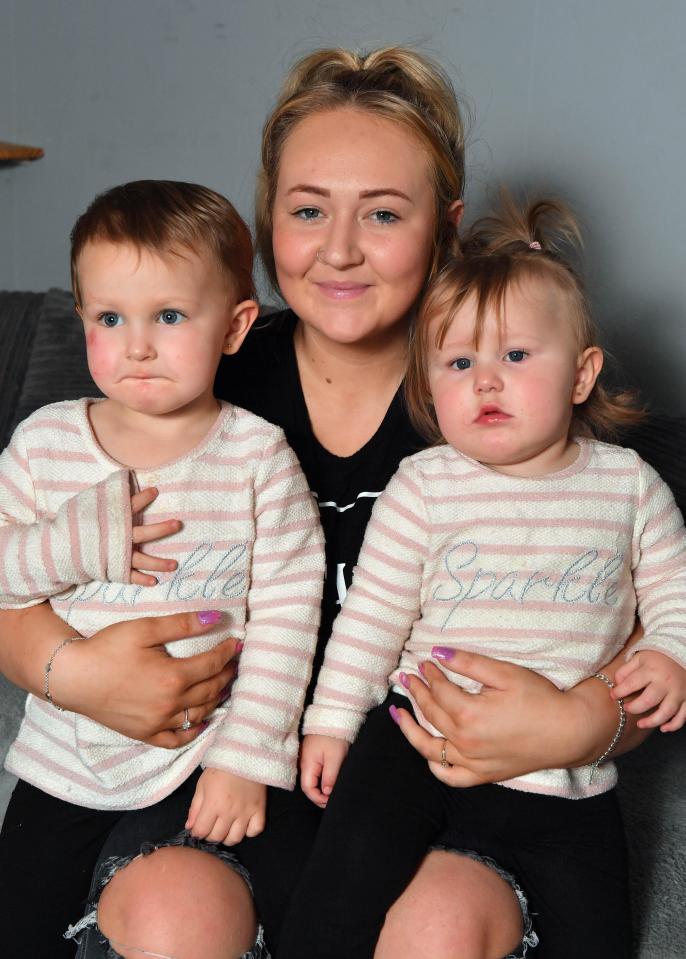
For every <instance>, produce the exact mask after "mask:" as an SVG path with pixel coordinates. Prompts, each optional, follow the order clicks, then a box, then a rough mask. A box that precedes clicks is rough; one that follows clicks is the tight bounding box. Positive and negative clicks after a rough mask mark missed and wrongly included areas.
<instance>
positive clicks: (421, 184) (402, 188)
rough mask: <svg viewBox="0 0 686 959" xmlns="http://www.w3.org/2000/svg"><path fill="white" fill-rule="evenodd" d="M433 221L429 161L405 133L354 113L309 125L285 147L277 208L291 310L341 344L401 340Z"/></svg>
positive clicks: (276, 240) (276, 237) (276, 241)
mask: <svg viewBox="0 0 686 959" xmlns="http://www.w3.org/2000/svg"><path fill="white" fill-rule="evenodd" d="M434 217H435V194H434V186H433V182H432V176H431V168H430V164H429V159H428V157H427V154H426V152H425V150H424V149H423V148H422V147H421V145H420V144H419V141H418V140H416V139H415V138H414V137H412V136H411V135H410V134H409V133H408V132H407V130H406V129H405V128H404V127H402V126H400V124H398V123H393V122H392V121H390V120H386V119H383V118H381V117H378V116H376V115H374V114H371V113H369V112H367V111H364V110H357V109H352V108H344V109H339V110H330V111H326V112H323V113H316V114H314V115H312V116H310V117H307V119H305V120H302V121H301V122H300V123H299V124H298V125H297V126H296V127H295V129H294V130H293V132H292V133H291V135H290V137H289V138H288V140H287V141H286V143H285V146H284V148H283V153H282V156H281V164H280V168H279V177H278V181H277V189H276V196H275V200H274V210H273V246H274V259H275V263H276V272H277V276H278V280H279V286H280V288H281V292H282V293H283V296H284V298H285V300H286V302H287V303H288V304H289V306H290V307H291V308H292V309H293V310H294V312H295V313H296V314H297V315H298V316H299V317H300V319H301V320H302V322H303V323H304V324H305V325H306V326H307V327H309V328H311V329H314V330H316V331H318V333H320V334H321V335H323V336H325V337H326V338H327V339H329V340H332V341H335V342H338V343H344V344H357V343H359V344H364V343H368V344H372V343H375V342H376V343H378V342H380V341H383V339H384V337H388V334H389V333H392V334H393V335H395V334H397V327H398V325H399V324H402V323H403V321H404V320H405V319H406V317H407V315H408V313H409V311H410V309H411V308H412V306H413V304H414V302H415V300H416V299H417V296H418V294H419V292H420V290H421V288H422V285H423V283H424V280H425V279H426V275H427V272H428V269H429V263H430V259H431V255H432V240H433V233H434Z"/></svg>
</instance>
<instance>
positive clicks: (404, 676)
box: [398, 673, 410, 689]
mask: <svg viewBox="0 0 686 959" xmlns="http://www.w3.org/2000/svg"><path fill="white" fill-rule="evenodd" d="M398 679H399V680H400V682H401V683H402V685H403V686H404V687H405V689H409V688H410V680H409V679H408V678H407V673H398Z"/></svg>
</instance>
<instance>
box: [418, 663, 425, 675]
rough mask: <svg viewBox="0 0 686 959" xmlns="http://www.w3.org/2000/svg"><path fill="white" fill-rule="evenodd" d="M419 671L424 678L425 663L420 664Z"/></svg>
mask: <svg viewBox="0 0 686 959" xmlns="http://www.w3.org/2000/svg"><path fill="white" fill-rule="evenodd" d="M417 669H418V670H419V672H420V673H421V674H422V676H423V675H424V669H425V665H424V663H420V664H419V666H417Z"/></svg>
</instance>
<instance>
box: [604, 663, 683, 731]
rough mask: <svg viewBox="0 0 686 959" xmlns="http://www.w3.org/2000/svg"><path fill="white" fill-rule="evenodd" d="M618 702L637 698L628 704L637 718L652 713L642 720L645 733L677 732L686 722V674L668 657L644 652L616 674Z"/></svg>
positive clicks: (613, 693) (640, 723)
mask: <svg viewBox="0 0 686 959" xmlns="http://www.w3.org/2000/svg"><path fill="white" fill-rule="evenodd" d="M615 683H616V685H615V688H614V689H613V690H612V696H613V698H614V699H624V698H625V697H627V696H632V695H633V694H638V695H636V696H635V697H634V698H633V699H632V700H631V701H630V702H627V703H625V708H626V711H627V712H629V713H633V714H638V713H645V712H647V711H648V710H651V712H649V713H648V715H647V716H643V717H642V718H641V719H639V720H638V726H639V727H640V728H641V729H655V728H656V727H657V726H659V727H660V730H661V731H662V732H663V733H672V732H676V730H677V729H681V727H682V726H683V725H684V722H685V721H686V670H685V669H684V668H683V667H682V666H680V665H679V663H677V662H676V661H675V660H673V659H671V658H670V657H669V656H667V655H665V653H659V652H658V651H657V650H654V649H640V650H639V651H638V652H637V653H635V654H634V656H633V657H632V658H631V659H630V660H629V662H628V663H624V664H623V665H622V666H620V667H619V669H618V670H617V672H616V674H615Z"/></svg>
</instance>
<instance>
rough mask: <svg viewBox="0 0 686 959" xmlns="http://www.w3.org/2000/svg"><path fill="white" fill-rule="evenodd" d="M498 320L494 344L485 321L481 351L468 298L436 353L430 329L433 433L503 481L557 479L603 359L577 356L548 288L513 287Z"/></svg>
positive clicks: (595, 353) (591, 352)
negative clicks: (576, 411)
mask: <svg viewBox="0 0 686 959" xmlns="http://www.w3.org/2000/svg"><path fill="white" fill-rule="evenodd" d="M504 318H505V325H504V329H503V331H502V336H501V335H500V333H499V331H498V324H497V318H496V315H495V312H494V311H493V310H492V309H489V310H488V311H487V312H486V315H485V318H484V319H485V322H484V327H483V331H482V335H481V339H480V342H479V346H478V348H477V347H476V346H475V345H474V328H475V321H476V302H475V300H474V299H473V298H470V299H468V300H467V301H466V302H465V303H464V304H463V305H462V306H461V307H460V309H459V310H458V312H457V313H456V315H455V317H454V319H453V322H452V324H451V326H450V328H449V329H448V332H447V335H446V337H445V340H444V342H443V345H442V347H441V348H440V349H438V348H437V347H436V345H435V342H434V337H435V330H436V328H437V325H438V322H437V320H435V321H434V322H433V323H432V325H431V328H430V330H429V340H428V357H427V361H428V375H429V386H430V389H431V394H432V397H433V402H434V406H435V409H436V415H437V418H438V423H439V426H440V428H441V432H442V433H443V436H444V437H445V438H446V440H447V441H448V442H449V443H450V444H451V446H454V447H455V449H457V450H459V451H460V452H462V453H464V454H465V455H467V456H469V457H471V458H472V459H475V460H478V461H479V462H481V463H484V464H486V465H488V466H492V467H494V468H495V469H498V470H500V471H501V472H504V473H510V474H512V475H522V476H535V475H541V474H543V473H549V472H554V471H555V470H558V469H562V468H564V467H565V466H566V465H569V464H570V463H571V462H573V460H574V459H575V458H576V450H575V447H574V445H573V444H572V443H570V441H569V426H570V422H571V418H572V410H573V406H574V404H575V403H582V402H584V400H585V399H587V397H588V395H589V393H590V391H591V389H592V387H593V384H594V383H595V381H596V379H597V376H598V374H599V372H600V368H601V366H602V352H601V351H600V350H599V349H598V348H597V347H591V348H589V349H587V350H583V351H581V350H580V349H579V346H578V343H577V339H576V333H575V330H574V329H573V326H572V323H571V322H570V321H569V318H568V311H567V309H566V308H565V304H564V301H563V298H562V296H561V294H559V293H558V291H557V290H556V289H555V288H554V287H552V288H551V287H548V286H544V285H543V284H541V283H532V282H528V283H526V284H524V285H522V286H521V287H520V286H519V285H513V286H512V287H511V288H510V289H509V290H508V291H507V293H506V296H505V303H504Z"/></svg>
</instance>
